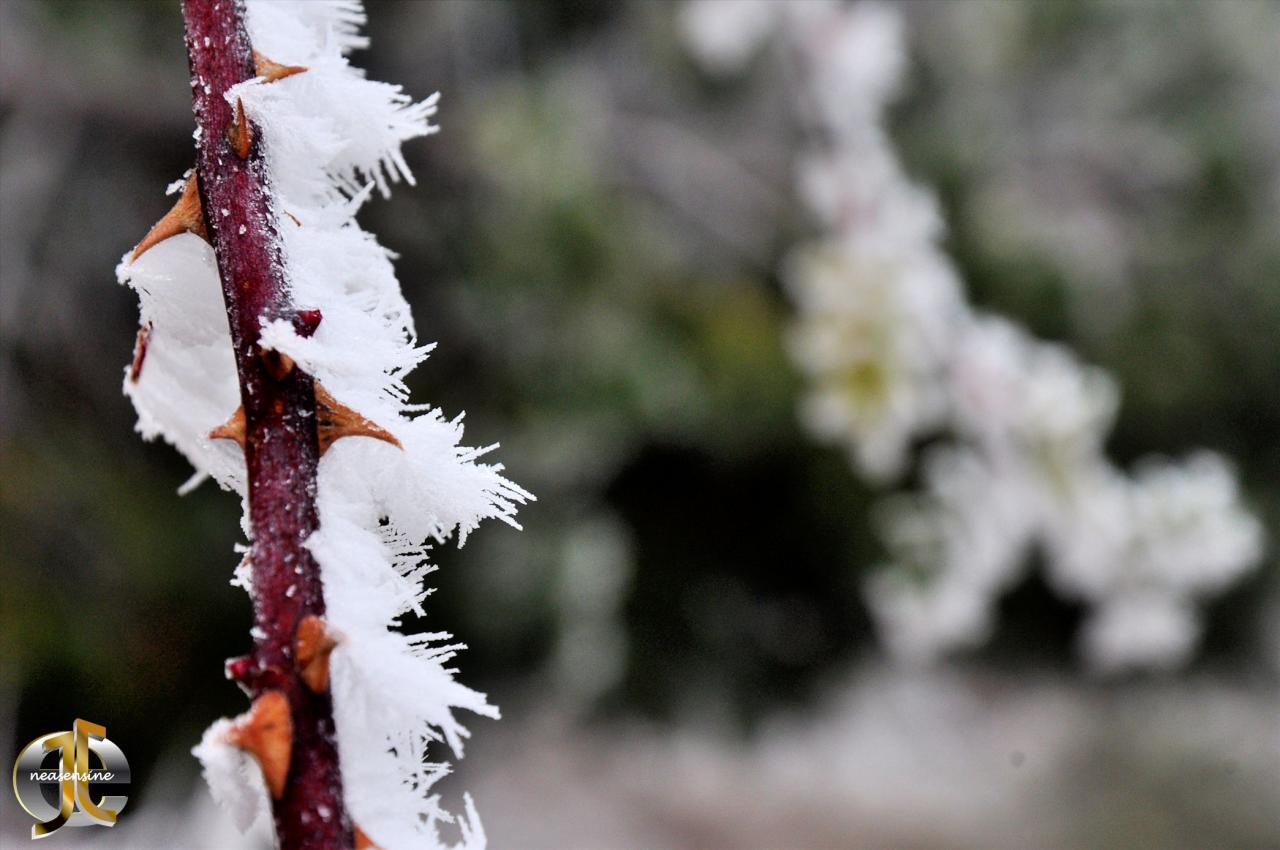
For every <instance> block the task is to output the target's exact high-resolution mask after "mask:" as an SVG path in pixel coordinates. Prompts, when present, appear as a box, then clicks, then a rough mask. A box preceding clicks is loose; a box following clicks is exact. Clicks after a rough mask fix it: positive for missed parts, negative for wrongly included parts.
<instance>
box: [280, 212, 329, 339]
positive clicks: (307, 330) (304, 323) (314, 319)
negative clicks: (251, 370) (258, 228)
mask: <svg viewBox="0 0 1280 850" xmlns="http://www.w3.org/2000/svg"><path fill="white" fill-rule="evenodd" d="M285 215H288V213H285ZM289 217H290V218H293V216H289ZM295 220H296V219H295ZM299 226H301V225H299ZM323 318H324V315H323V314H322V313H321V312H320V311H319V310H299V311H297V312H296V313H294V314H293V329H294V330H295V331H297V333H298V336H300V337H302V338H303V339H307V338H308V337H310V336H312V335H314V334H315V332H316V328H318V327H320V320H321V319H323Z"/></svg>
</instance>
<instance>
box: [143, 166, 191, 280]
mask: <svg viewBox="0 0 1280 850" xmlns="http://www.w3.org/2000/svg"><path fill="white" fill-rule="evenodd" d="M179 233H194V234H195V235H196V236H199V237H200V238H201V239H203V240H205V241H206V242H208V241H209V231H208V230H206V229H205V226H204V209H203V208H202V207H201V206H200V185H199V183H198V181H197V180H196V175H195V174H194V173H193V174H192V175H191V177H190V178H189V179H188V180H187V185H186V187H185V188H184V189H183V190H182V197H180V198H178V202H177V203H176V204H174V205H173V208H172V209H170V210H169V211H168V212H167V213H165V214H164V218H162V219H160V220H159V221H157V222H156V224H155V227H153V228H151V230H149V231H148V232H147V235H146V236H144V237H143V238H142V241H141V242H139V243H138V247H136V248H134V249H133V253H132V254H130V255H129V262H131V263H132V262H133V261H134V260H136V259H138V258H139V257H141V256H142V255H143V254H144V253H145V252H146V251H147V249H148V248H151V247H152V246H154V245H155V244H156V243H158V242H163V241H164V240H166V239H168V238H169V237H170V236H177V235H178V234H179Z"/></svg>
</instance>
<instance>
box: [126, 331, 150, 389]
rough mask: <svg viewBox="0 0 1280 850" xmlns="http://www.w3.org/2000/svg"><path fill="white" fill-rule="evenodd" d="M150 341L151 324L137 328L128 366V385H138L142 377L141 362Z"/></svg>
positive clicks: (145, 356) (145, 357) (144, 357)
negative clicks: (136, 336)
mask: <svg viewBox="0 0 1280 850" xmlns="http://www.w3.org/2000/svg"><path fill="white" fill-rule="evenodd" d="M150 341H151V323H150V322H147V323H146V324H145V325H140V326H139V327H138V338H137V339H136V340H134V343H133V362H132V363H130V364H129V383H131V384H136V383H138V378H139V377H141V376H142V362H143V361H144V360H146V359H147V343H149V342H150Z"/></svg>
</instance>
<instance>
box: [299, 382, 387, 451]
mask: <svg viewBox="0 0 1280 850" xmlns="http://www.w3.org/2000/svg"><path fill="white" fill-rule="evenodd" d="M316 436H317V437H318V438H319V441H320V454H321V456H323V455H324V453H325V452H327V451H328V450H329V447H330V446H332V445H333V444H334V442H336V441H337V440H340V439H342V438H343V437H372V438H373V439H375V440H382V441H383V442H386V443H391V444H392V445H394V446H396V447H398V448H404V446H403V445H401V444H400V441H399V440H397V439H396V438H395V436H394V435H393V434H392V433H391V432H390V431H386V430H384V429H382V428H380V427H378V426H377V425H376V424H374V423H373V422H370V421H369V420H368V419H365V418H364V417H363V416H361V415H360V414H359V413H356V412H355V411H354V410H352V409H351V408H349V407H347V406H346V405H344V404H342V403H340V402H339V401H338V400H337V399H336V398H334V397H333V396H331V395H329V391H328V390H326V389H325V388H324V387H322V386H320V382H319V381H317V382H316Z"/></svg>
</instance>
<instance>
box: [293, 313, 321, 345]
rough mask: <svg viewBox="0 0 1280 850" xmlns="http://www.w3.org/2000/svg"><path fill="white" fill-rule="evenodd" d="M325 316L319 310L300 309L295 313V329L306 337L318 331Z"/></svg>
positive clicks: (301, 335)
mask: <svg viewBox="0 0 1280 850" xmlns="http://www.w3.org/2000/svg"><path fill="white" fill-rule="evenodd" d="M323 318H324V315H323V314H322V313H321V312H320V311H319V310H299V311H298V312H296V313H294V314H293V329H294V330H295V331H297V332H298V336H300V337H303V338H304V339H305V338H307V337H310V336H311V335H312V334H314V333H315V332H316V328H318V327H320V320H321V319H323Z"/></svg>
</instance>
